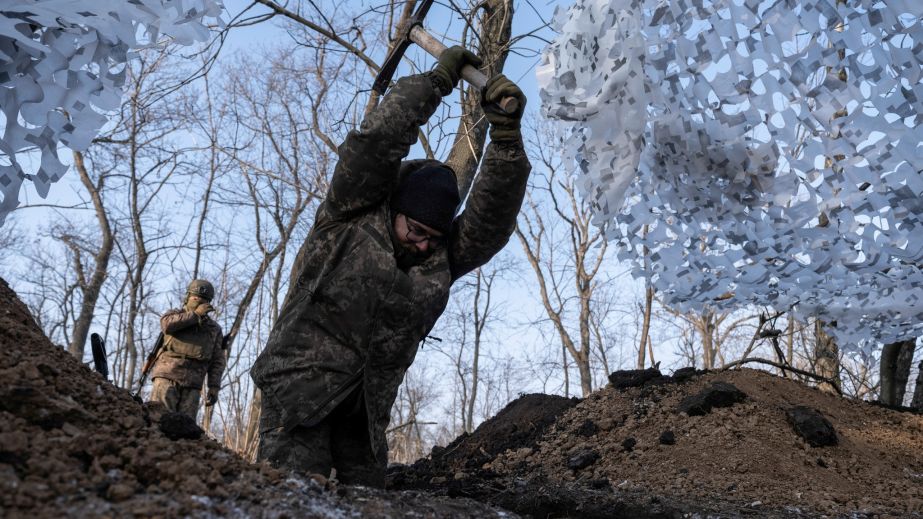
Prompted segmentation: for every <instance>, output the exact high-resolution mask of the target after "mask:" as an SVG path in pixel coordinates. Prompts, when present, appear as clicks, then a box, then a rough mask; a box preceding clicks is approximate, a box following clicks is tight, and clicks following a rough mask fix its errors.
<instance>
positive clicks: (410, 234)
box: [404, 215, 445, 249]
mask: <svg viewBox="0 0 923 519" xmlns="http://www.w3.org/2000/svg"><path fill="white" fill-rule="evenodd" d="M404 221H405V222H407V236H406V238H407V241H409V242H412V243H423V242H426V243H427V245H429V247H430V248H432V249H438V248H439V247H442V246H443V245H445V236H433V235H431V234H430V233H428V232H427V231H425V230H424V229H423V228H422V227H420V225H419V224H417V223H416V222H414V221H413V220H411V219H410V218H407V215H404Z"/></svg>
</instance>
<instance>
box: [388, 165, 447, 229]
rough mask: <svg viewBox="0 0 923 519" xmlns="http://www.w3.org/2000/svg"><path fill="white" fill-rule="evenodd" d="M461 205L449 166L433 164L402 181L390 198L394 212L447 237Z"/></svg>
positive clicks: (413, 172)
mask: <svg viewBox="0 0 923 519" xmlns="http://www.w3.org/2000/svg"><path fill="white" fill-rule="evenodd" d="M460 203H461V198H459V196H458V185H457V184H456V180H455V173H454V172H453V171H452V170H451V169H450V168H449V167H448V166H446V165H443V164H433V165H430V166H424V167H422V168H420V169H418V170H416V171H412V172H410V173H409V174H407V175H406V176H405V177H404V178H403V179H402V180H401V183H400V185H399V186H398V188H397V191H396V192H395V193H394V197H393V198H392V199H391V209H392V210H393V211H394V212H395V213H404V214H405V215H407V216H409V217H410V218H413V219H414V220H416V221H418V222H420V223H422V224H423V225H426V226H428V227H432V228H433V229H435V230H437V231H439V232H441V233H443V234H448V233H449V231H450V230H451V229H452V220H453V219H455V211H456V210H457V209H458V204H460Z"/></svg>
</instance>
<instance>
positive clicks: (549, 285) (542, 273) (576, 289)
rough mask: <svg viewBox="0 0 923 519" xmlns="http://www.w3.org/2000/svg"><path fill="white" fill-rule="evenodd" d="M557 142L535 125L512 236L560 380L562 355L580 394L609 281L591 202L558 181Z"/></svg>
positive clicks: (586, 383) (589, 380)
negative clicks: (553, 345) (534, 290)
mask: <svg viewBox="0 0 923 519" xmlns="http://www.w3.org/2000/svg"><path fill="white" fill-rule="evenodd" d="M558 140H559V139H558V138H557V136H556V135H555V134H554V129H553V128H552V127H550V126H547V125H545V126H541V125H540V126H538V127H537V128H536V130H535V134H534V139H533V140H532V143H533V144H534V146H533V147H532V149H534V150H535V153H536V154H537V156H536V157H534V159H533V164H538V165H539V168H540V170H538V171H535V172H533V178H534V179H535V180H534V181H533V184H532V185H531V186H530V189H529V191H528V193H527V195H526V196H527V200H526V206H527V208H526V210H525V211H524V214H523V216H522V218H521V219H520V224H519V226H518V228H517V229H516V236H517V237H518V239H519V242H520V244H521V245H522V249H523V252H524V253H525V255H526V259H527V260H528V262H529V265H530V266H531V267H532V271H533V273H534V274H535V279H536V283H537V287H538V290H539V297H540V300H541V303H542V306H543V308H544V311H545V318H546V321H545V322H548V323H551V325H552V327H553V329H554V331H555V334H556V336H557V338H558V339H559V341H560V344H561V348H562V352H565V357H564V359H563V364H564V368H565V371H564V373H563V374H564V376H565V377H568V376H569V374H568V372H567V370H566V365H567V357H568V356H569V357H570V359H571V360H572V361H573V362H574V364H575V365H576V368H577V372H578V374H579V381H580V389H581V392H582V394H583V396H587V395H589V394H590V392H592V391H593V387H594V386H593V375H592V373H593V369H592V367H591V358H592V353H593V349H594V344H593V341H594V334H593V333H592V330H593V323H594V320H595V321H597V322H599V321H601V320H602V319H601V318H602V317H603V316H601V315H599V312H601V310H602V308H606V307H607V305H600V304H599V302H598V301H596V298H597V297H598V296H599V295H600V294H601V292H600V291H599V288H600V286H601V285H604V284H606V283H608V282H609V280H608V279H606V276H605V272H604V271H603V270H602V266H603V261H604V259H605V258H606V257H607V256H606V253H607V251H608V244H607V242H606V240H605V237H604V234H603V230H601V229H599V228H597V227H595V226H594V225H593V224H592V223H591V221H592V217H593V212H592V207H591V206H590V204H588V203H586V202H584V201H582V200H581V198H580V196H579V194H578V193H577V187H576V182H575V180H574V179H573V178H566V177H564V178H562V177H561V176H560V174H559V172H560V171H562V170H563V168H562V162H563V158H562V155H561V153H560V150H558V149H555V148H554V147H549V146H548V143H552V142H557V141H558Z"/></svg>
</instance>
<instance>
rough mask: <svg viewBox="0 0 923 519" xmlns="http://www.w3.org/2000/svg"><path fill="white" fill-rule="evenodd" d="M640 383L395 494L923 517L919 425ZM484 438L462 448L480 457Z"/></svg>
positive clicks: (781, 384)
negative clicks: (476, 450)
mask: <svg viewBox="0 0 923 519" xmlns="http://www.w3.org/2000/svg"><path fill="white" fill-rule="evenodd" d="M637 375H638V374H637V373H635V374H632V375H631V376H627V377H625V376H620V377H615V378H613V381H614V382H613V383H616V382H615V380H618V381H624V380H635V381H636V384H637V385H635V386H634V387H632V385H631V384H629V385H628V386H627V387H623V389H614V388H612V387H608V388H606V389H603V390H600V391H597V392H596V393H594V394H592V395H591V396H590V397H589V398H587V399H586V400H584V401H582V402H580V403H579V404H577V405H575V406H573V407H572V408H571V409H568V410H565V411H564V412H563V413H561V414H560V416H558V417H557V419H556V421H555V423H554V425H553V426H551V427H549V428H547V430H546V432H545V433H544V434H543V435H542V436H541V438H540V439H539V440H538V441H527V442H523V443H521V444H511V445H510V447H509V448H508V449H507V450H506V451H504V452H502V453H501V454H499V455H497V456H493V457H492V459H489V460H487V461H484V463H482V464H481V465H480V467H477V469H476V470H472V469H471V467H470V463H467V462H465V461H464V458H448V457H447V456H445V455H444V453H442V452H440V451H438V450H437V451H434V453H433V455H432V456H431V458H432V459H430V460H425V461H420V462H418V463H417V464H415V465H414V466H413V467H408V468H403V469H401V470H398V471H395V473H393V474H392V484H393V486H394V487H395V488H426V489H430V490H441V491H442V492H445V493H446V494H448V495H462V496H469V497H474V498H476V499H479V500H482V501H488V502H492V503H496V504H499V505H501V506H504V507H506V508H509V509H511V510H514V511H516V512H519V513H523V514H530V515H535V516H547V515H550V516H574V517H577V516H579V517H626V518H627V517H680V516H682V515H683V514H688V513H698V514H708V513H711V514H717V515H718V516H721V517H738V516H744V515H750V516H752V515H758V516H760V517H822V516H826V517H872V516H875V517H878V516H893V517H923V513H921V510H923V416H920V415H919V414H914V413H906V412H898V411H894V410H891V409H886V408H883V407H880V406H875V405H871V404H868V403H864V402H856V401H850V400H847V399H844V398H840V397H837V396H834V395H829V394H826V393H822V392H820V391H818V390H816V389H814V388H810V387H807V386H805V385H803V384H800V383H798V382H795V381H792V380H788V379H783V378H780V377H776V376H773V375H771V374H768V373H765V372H762V371H756V370H747V369H744V370H739V371H730V372H715V373H706V374H692V373H691V372H690V371H688V370H686V371H684V372H683V373H682V376H681V377H676V379H672V378H670V377H660V376H640V377H639V376H637ZM690 375H691V376H690ZM619 384H620V385H622V384H621V382H619ZM531 397H532V396H530V398H531ZM515 405H516V403H514V404H510V406H511V407H515ZM681 409H682V410H683V411H681ZM498 418H500V416H499V415H498V416H497V417H496V418H495V420H496V419H498ZM486 425H488V424H487V423H485V426H486ZM828 426H829V428H830V429H831V430H830V431H827V430H826V427H828ZM490 427H491V428H497V427H499V425H498V424H490ZM821 432H826V433H827V434H828V436H824V437H822V440H818V437H817V436H815V435H817V434H819V433H821ZM829 434H833V437H832V438H831V437H830V436H829ZM479 436H480V430H478V431H475V432H474V433H473V434H472V435H470V436H469V437H463V438H460V439H459V440H457V442H459V443H460V444H459V445H457V446H456V449H457V450H458V451H463V452H470V451H471V450H472V449H471V448H469V446H467V445H465V443H466V442H468V441H472V440H473V439H475V438H478V437H479ZM812 444H815V445H823V446H818V447H812V446H811V445H812ZM483 454H487V453H486V452H484V453H482V457H481V458H480V459H479V460H478V461H482V460H483V458H484V456H483ZM488 457H489V458H490V456H488Z"/></svg>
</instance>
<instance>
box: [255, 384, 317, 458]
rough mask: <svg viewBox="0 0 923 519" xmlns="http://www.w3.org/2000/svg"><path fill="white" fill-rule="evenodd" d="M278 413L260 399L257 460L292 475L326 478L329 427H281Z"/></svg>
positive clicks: (267, 401) (268, 400)
mask: <svg viewBox="0 0 923 519" xmlns="http://www.w3.org/2000/svg"><path fill="white" fill-rule="evenodd" d="M281 424H282V420H281V413H280V411H279V410H278V409H277V408H276V407H275V405H273V403H272V402H271V401H270V399H269V398H266V397H265V396H264V398H263V399H262V402H261V409H260V446H259V449H258V450H257V456H256V457H257V460H260V461H267V462H269V463H270V464H271V465H272V466H274V467H277V468H283V469H288V470H292V471H296V472H303V473H315V474H321V475H323V476H329V475H330V469H331V467H332V466H333V464H332V458H331V455H330V424H329V423H327V421H322V422H321V423H319V424H317V425H316V426H314V427H295V428H294V429H292V430H291V431H286V430H285V428H284V427H282V426H281Z"/></svg>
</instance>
